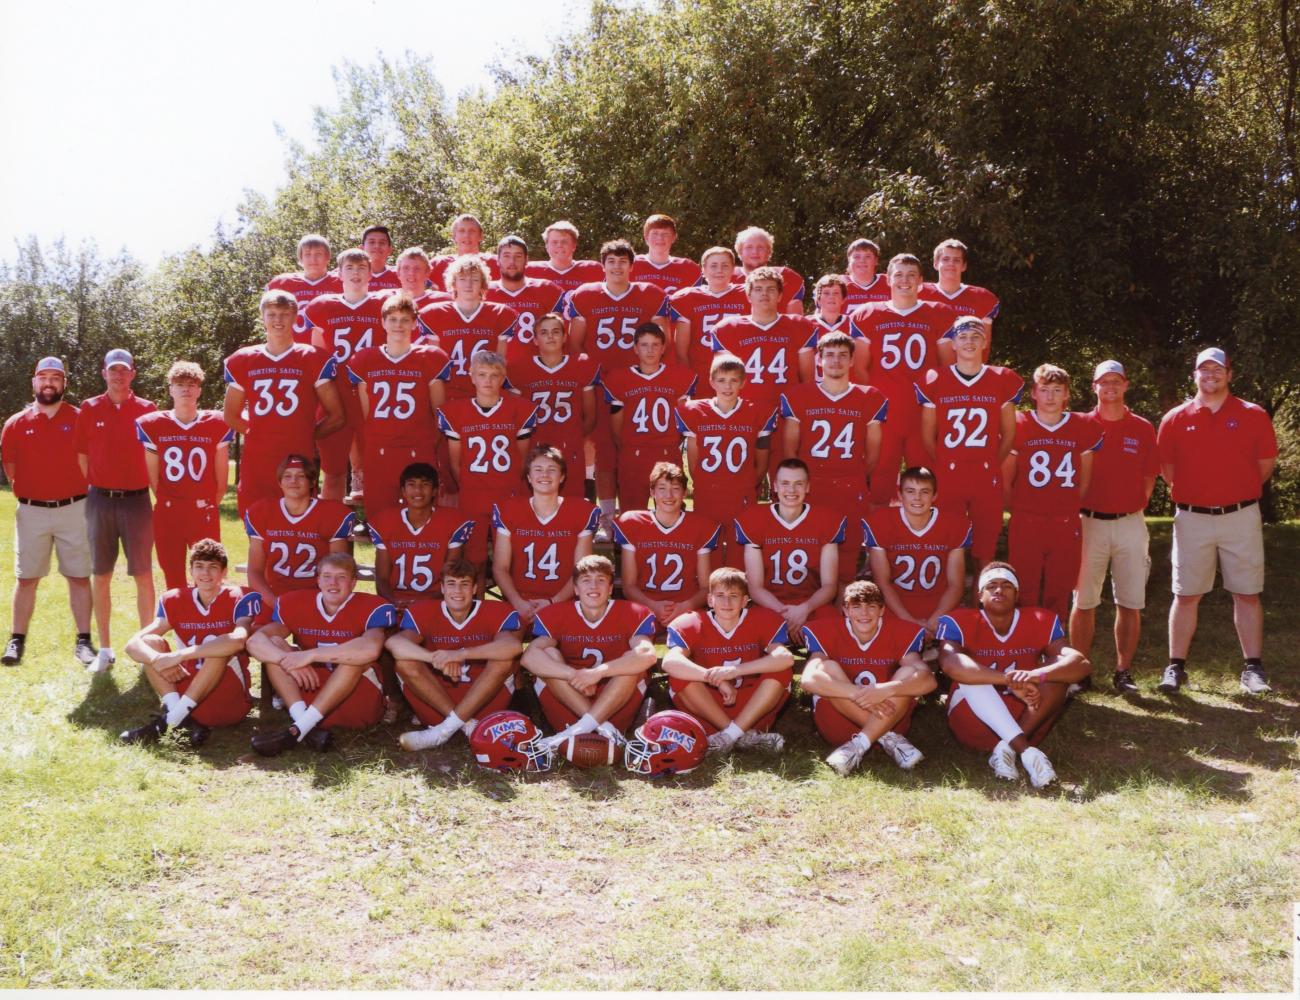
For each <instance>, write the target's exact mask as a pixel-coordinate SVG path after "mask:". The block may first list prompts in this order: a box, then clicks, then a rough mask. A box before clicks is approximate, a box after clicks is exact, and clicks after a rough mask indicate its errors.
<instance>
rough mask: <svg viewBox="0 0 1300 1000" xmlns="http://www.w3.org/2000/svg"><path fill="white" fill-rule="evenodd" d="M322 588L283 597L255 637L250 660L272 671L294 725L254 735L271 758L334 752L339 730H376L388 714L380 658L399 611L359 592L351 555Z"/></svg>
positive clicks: (337, 557)
mask: <svg viewBox="0 0 1300 1000" xmlns="http://www.w3.org/2000/svg"><path fill="white" fill-rule="evenodd" d="M316 584H317V590H316V591H314V592H313V591H310V590H295V591H292V592H291V593H288V594H285V595H284V596H283V597H281V598H280V602H279V603H278V604H277V605H276V608H275V613H274V615H273V616H272V618H271V622H270V624H269V625H264V626H263V627H262V628H260V629H258V630H257V631H256V632H254V633H253V634H252V635H251V636H249V638H248V652H249V655H250V656H254V657H256V658H257V659H259V660H261V661H262V663H264V664H265V665H266V673H267V676H268V677H269V678H270V680H271V686H272V687H274V688H275V693H276V694H277V695H279V696H280V698H281V700H282V701H283V702H284V703H285V704H286V705H288V706H289V715H290V717H291V718H292V719H293V724H292V725H290V726H289V727H288V728H286V729H277V730H273V731H271V732H265V733H258V734H257V735H256V736H254V737H253V741H252V742H253V749H254V750H256V751H257V752H258V753H259V754H261V755H262V756H264V757H274V756H276V755H277V754H281V753H284V751H286V750H288V749H289V748H290V747H292V746H294V745H296V744H298V743H302V742H304V741H305V742H307V744H308V745H309V746H311V747H312V748H313V749H315V750H327V749H328V748H329V746H330V744H331V742H332V739H331V734H330V730H331V729H333V728H335V727H338V728H340V729H361V728H364V727H366V726H374V725H377V724H378V723H379V721H380V720H381V719H382V718H383V716H384V692H383V688H382V686H381V684H380V680H379V655H380V653H382V652H383V650H384V637H385V635H386V630H387V629H390V628H392V627H393V626H394V625H396V624H397V609H396V608H394V607H393V606H392V605H391V604H389V603H388V602H387V601H385V600H384V599H383V598H382V597H377V596H376V595H374V594H364V593H361V592H359V591H357V590H356V586H357V564H356V562H355V561H354V560H353V559H352V557H351V556H350V555H348V554H347V553H345V552H331V553H330V554H329V555H327V556H326V557H325V558H323V559H322V560H321V561H320V565H319V567H318V570H317V574H316ZM290 639H292V640H293V641H292V643H291V642H290ZM317 727H319V728H317Z"/></svg>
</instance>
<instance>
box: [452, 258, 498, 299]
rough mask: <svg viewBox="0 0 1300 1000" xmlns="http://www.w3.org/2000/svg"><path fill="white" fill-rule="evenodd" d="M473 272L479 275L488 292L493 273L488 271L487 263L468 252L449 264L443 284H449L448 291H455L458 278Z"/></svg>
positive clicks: (484, 289) (484, 288)
mask: <svg viewBox="0 0 1300 1000" xmlns="http://www.w3.org/2000/svg"><path fill="white" fill-rule="evenodd" d="M471 272H473V273H475V274H477V275H478V276H479V278H480V279H481V280H482V283H483V291H485V292H486V291H487V289H488V286H489V285H490V284H491V283H492V275H491V273H490V272H489V271H488V269H487V265H486V264H484V263H483V261H482V260H480V259H479V258H478V257H476V256H475V255H474V254H468V253H467V254H464V255H462V256H460V257H457V258H456V259H455V260H453V261H452V262H451V263H450V264H448V265H447V271H446V274H445V276H444V279H443V284H444V285H446V286H447V291H449V292H455V290H456V279H457V278H459V277H460V276H461V275H462V274H469V273H471Z"/></svg>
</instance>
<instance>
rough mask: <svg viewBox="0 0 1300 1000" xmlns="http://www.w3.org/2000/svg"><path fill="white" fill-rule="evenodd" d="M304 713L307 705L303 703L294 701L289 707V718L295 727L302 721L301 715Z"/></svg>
mask: <svg viewBox="0 0 1300 1000" xmlns="http://www.w3.org/2000/svg"><path fill="white" fill-rule="evenodd" d="M305 711H307V703H306V702H305V701H295V702H294V703H293V704H292V705H290V706H289V718H291V719H293V721H294V724H295V725H297V724H298V723H299V722H301V721H302V713H303V712H305Z"/></svg>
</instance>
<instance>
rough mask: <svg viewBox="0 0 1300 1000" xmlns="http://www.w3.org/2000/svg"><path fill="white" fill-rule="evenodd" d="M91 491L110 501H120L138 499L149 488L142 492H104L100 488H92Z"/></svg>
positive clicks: (104, 490)
mask: <svg viewBox="0 0 1300 1000" xmlns="http://www.w3.org/2000/svg"><path fill="white" fill-rule="evenodd" d="M91 489H92V490H94V491H95V492H96V493H98V494H99V495H100V496H102V497H108V498H109V499H111V500H121V499H124V498H126V497H138V496H139V495H140V494H141V493H148V492H149V487H148V486H146V487H145V488H144V489H142V490H106V489H104V488H103V487H102V486H92V487H91Z"/></svg>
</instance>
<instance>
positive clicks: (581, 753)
mask: <svg viewBox="0 0 1300 1000" xmlns="http://www.w3.org/2000/svg"><path fill="white" fill-rule="evenodd" d="M561 750H562V752H563V754H564V759H565V760H567V761H568V762H569V763H570V764H572V765H573V766H574V767H608V766H609V765H611V764H614V763H616V762H618V763H621V762H622V760H623V748H622V747H621V746H619V745H618V744H617V743H615V742H614V741H613V740H611V739H608V738H606V737H604V736H601V735H600V734H599V733H585V734H583V735H582V736H570V737H569V738H568V739H567V740H565V741H564V743H563V745H562V747H561Z"/></svg>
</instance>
